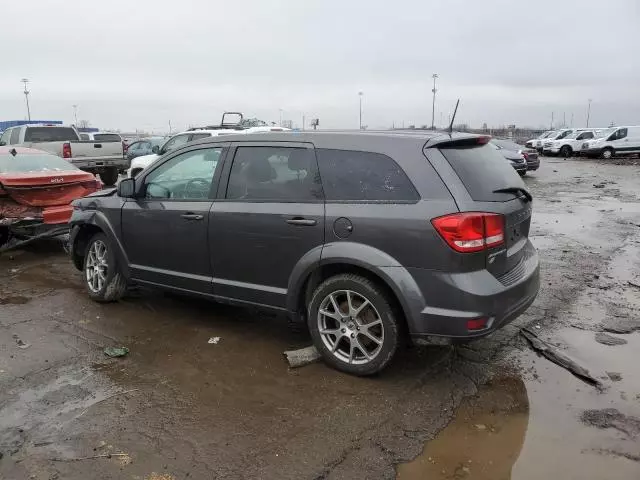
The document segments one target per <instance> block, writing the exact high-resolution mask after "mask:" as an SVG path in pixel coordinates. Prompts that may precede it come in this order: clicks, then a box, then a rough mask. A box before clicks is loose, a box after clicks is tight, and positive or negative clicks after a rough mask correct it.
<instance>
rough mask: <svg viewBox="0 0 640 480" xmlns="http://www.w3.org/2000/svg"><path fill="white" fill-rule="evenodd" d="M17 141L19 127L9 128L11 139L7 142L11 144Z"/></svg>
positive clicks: (18, 138)
mask: <svg viewBox="0 0 640 480" xmlns="http://www.w3.org/2000/svg"><path fill="white" fill-rule="evenodd" d="M19 141H20V129H19V128H14V129H13V130H11V139H10V140H9V143H10V144H11V145H15V144H16V143H18V142H19Z"/></svg>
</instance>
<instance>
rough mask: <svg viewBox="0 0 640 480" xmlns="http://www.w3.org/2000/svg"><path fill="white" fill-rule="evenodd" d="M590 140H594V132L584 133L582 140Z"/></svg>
mask: <svg viewBox="0 0 640 480" xmlns="http://www.w3.org/2000/svg"><path fill="white" fill-rule="evenodd" d="M589 138H593V132H584V133H583V134H582V140H587V139H589Z"/></svg>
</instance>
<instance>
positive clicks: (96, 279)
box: [83, 232, 127, 303]
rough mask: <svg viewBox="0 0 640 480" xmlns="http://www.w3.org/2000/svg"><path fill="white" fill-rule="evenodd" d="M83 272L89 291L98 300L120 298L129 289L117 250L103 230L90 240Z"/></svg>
mask: <svg viewBox="0 0 640 480" xmlns="http://www.w3.org/2000/svg"><path fill="white" fill-rule="evenodd" d="M83 273H84V280H85V286H86V287H87V293H88V294H89V297H90V298H91V299H92V300H95V301H96V302H104V303H106V302H115V301H117V300H120V299H121V298H122V297H123V295H124V293H125V291H126V289H127V281H126V279H125V278H124V276H123V275H122V273H121V272H120V269H119V268H118V261H117V259H116V255H115V252H114V251H113V249H112V248H111V245H109V241H108V240H107V236H106V235H105V234H104V233H102V232H100V233H96V234H95V235H94V236H93V237H91V240H89V244H88V245H87V250H86V252H85V255H84V268H83Z"/></svg>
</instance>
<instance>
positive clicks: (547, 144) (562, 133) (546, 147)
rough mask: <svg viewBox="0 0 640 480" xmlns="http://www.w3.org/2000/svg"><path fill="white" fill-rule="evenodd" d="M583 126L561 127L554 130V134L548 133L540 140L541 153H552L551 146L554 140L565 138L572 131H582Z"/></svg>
mask: <svg viewBox="0 0 640 480" xmlns="http://www.w3.org/2000/svg"><path fill="white" fill-rule="evenodd" d="M582 130H584V128H561V129H560V130H556V131H555V133H554V134H552V135H549V136H548V137H547V138H545V139H544V140H543V141H542V153H543V154H549V155H552V154H553V152H551V150H550V149H551V147H552V146H553V144H554V141H555V140H562V139H564V138H567V137H568V136H569V135H571V134H572V133H574V132H578V131H582Z"/></svg>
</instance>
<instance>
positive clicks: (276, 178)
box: [209, 142, 324, 309]
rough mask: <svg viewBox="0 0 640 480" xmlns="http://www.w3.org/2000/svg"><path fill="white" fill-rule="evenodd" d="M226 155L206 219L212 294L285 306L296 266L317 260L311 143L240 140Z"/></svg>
mask: <svg viewBox="0 0 640 480" xmlns="http://www.w3.org/2000/svg"><path fill="white" fill-rule="evenodd" d="M227 158H229V159H232V160H231V161H226V162H225V167H224V171H223V172H222V178H223V179H225V180H227V181H226V182H225V181H222V182H221V185H220V189H219V191H218V199H217V201H216V202H215V203H214V205H213V208H212V209H211V218H210V221H209V241H210V244H211V255H212V262H213V270H214V278H213V290H214V295H215V296H216V297H221V298H226V299H233V300H236V301H241V302H245V303H252V304H260V305H267V306H271V307H275V308H282V309H284V308H285V307H286V298H287V285H288V281H289V277H290V275H291V273H292V271H293V269H294V267H296V265H299V264H304V265H313V264H314V263H317V262H319V260H320V254H321V251H322V245H323V243H324V196H323V193H322V185H321V183H320V177H319V174H318V165H317V162H316V158H315V153H314V149H313V146H312V145H310V144H305V143H292V142H286V143H284V142H283V143H278V142H260V143H257V142H250V143H249V142H247V143H238V144H232V148H231V149H230V153H229V155H228V157H227ZM303 257H305V258H304V260H302V259H303ZM301 260H302V261H301Z"/></svg>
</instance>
